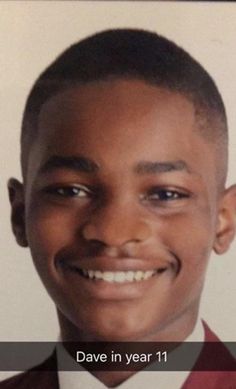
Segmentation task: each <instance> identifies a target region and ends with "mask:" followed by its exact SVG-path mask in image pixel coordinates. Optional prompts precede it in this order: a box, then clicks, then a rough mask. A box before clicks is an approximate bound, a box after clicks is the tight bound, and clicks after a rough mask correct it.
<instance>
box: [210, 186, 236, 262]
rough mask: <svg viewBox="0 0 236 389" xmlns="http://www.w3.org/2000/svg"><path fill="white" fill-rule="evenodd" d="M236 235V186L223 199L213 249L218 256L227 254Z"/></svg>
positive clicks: (227, 191)
mask: <svg viewBox="0 0 236 389" xmlns="http://www.w3.org/2000/svg"><path fill="white" fill-rule="evenodd" d="M235 233H236V185H232V186H231V187H230V188H228V189H227V190H226V191H225V192H224V195H223V197H222V199H221V203H220V208H219V214H218V226H217V230H216V237H215V242H214V245H213V249H214V251H215V252H216V253H217V254H223V253H225V252H226V251H227V250H228V249H229V247H230V244H231V242H232V241H233V239H234V237H235Z"/></svg>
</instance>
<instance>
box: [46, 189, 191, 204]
mask: <svg viewBox="0 0 236 389" xmlns="http://www.w3.org/2000/svg"><path fill="white" fill-rule="evenodd" d="M45 192H46V193H47V194H50V195H54V196H58V197H61V198H65V199H66V198H68V199H70V198H81V199H86V198H91V197H95V196H94V192H95V191H92V190H91V189H89V188H88V187H86V186H83V185H64V186H63V185H62V186H56V187H48V188H46V190H45ZM188 197H190V195H189V194H188V193H185V192H183V191H180V190H175V189H169V188H164V187H157V188H152V189H151V190H150V191H148V192H147V193H146V194H144V195H142V196H141V200H143V201H145V202H146V201H147V202H151V203H153V204H155V203H156V205H158V204H160V203H165V202H172V201H177V200H182V199H185V198H188Z"/></svg>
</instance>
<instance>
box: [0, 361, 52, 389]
mask: <svg viewBox="0 0 236 389" xmlns="http://www.w3.org/2000/svg"><path fill="white" fill-rule="evenodd" d="M42 388H43V389H58V388H59V385H58V377H57V371H56V361H55V357H54V354H52V355H51V356H50V357H49V358H48V359H47V360H46V361H44V362H43V363H42V364H40V365H38V366H36V367H34V368H32V369H31V370H28V371H26V372H24V373H21V374H18V375H16V376H13V377H10V378H8V379H6V380H4V381H2V382H0V389H42Z"/></svg>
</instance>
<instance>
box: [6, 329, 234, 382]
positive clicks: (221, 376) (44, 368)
mask: <svg viewBox="0 0 236 389" xmlns="http://www.w3.org/2000/svg"><path fill="white" fill-rule="evenodd" d="M204 328H205V340H206V342H217V343H218V345H219V346H220V348H219V347H218V348H217V351H218V352H219V354H218V355H217V356H216V355H209V349H208V348H207V346H205V345H204V346H203V349H202V351H201V353H200V356H199V358H198V360H197V362H196V365H195V367H196V369H195V370H196V371H192V372H191V373H190V374H189V376H188V378H187V379H186V381H185V383H184V385H183V386H182V388H181V389H236V361H235V359H234V358H233V357H232V356H231V354H230V353H229V351H228V350H227V349H226V347H225V346H224V344H223V343H221V342H220V340H219V339H218V338H217V336H216V335H215V334H214V333H213V332H212V331H211V330H210V329H209V327H208V326H207V325H206V324H205V323H204ZM209 359H211V360H212V361H213V365H214V363H218V365H219V366H226V367H230V369H229V370H232V371H220V370H219V371H201V370H204V368H203V369H201V367H204V364H205V363H206V361H207V363H208V362H209ZM50 370H51V371H50ZM147 374H148V373H147ZM157 388H158V383H157ZM0 389H59V384H58V376H57V371H56V354H55V353H53V354H52V355H51V356H50V357H49V358H48V359H47V360H46V361H45V362H44V363H42V364H41V365H40V366H38V367H37V369H36V370H34V369H31V370H29V371H27V372H24V373H21V374H19V375H17V376H14V377H11V378H8V379H6V380H4V381H2V382H0ZM68 389H69V388H68ZM85 389H87V388H85ZM166 389H168V388H166Z"/></svg>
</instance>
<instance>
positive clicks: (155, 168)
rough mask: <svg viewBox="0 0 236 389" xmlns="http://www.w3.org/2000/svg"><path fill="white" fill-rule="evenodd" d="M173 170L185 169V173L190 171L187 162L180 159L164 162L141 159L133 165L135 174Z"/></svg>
mask: <svg viewBox="0 0 236 389" xmlns="http://www.w3.org/2000/svg"><path fill="white" fill-rule="evenodd" d="M174 171H186V172H187V173H190V169H189V167H188V165H187V163H186V162H185V161H182V160H177V161H165V162H149V161H142V162H139V163H138V164H137V166H135V172H136V173H137V174H156V173H168V172H174Z"/></svg>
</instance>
